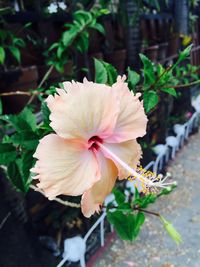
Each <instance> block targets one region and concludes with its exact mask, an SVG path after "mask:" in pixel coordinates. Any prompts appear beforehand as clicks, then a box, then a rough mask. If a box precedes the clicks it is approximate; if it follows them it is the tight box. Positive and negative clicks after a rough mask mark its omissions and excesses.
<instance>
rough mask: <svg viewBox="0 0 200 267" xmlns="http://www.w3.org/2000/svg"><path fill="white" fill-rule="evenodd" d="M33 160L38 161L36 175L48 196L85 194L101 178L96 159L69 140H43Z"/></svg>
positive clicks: (53, 138)
mask: <svg viewBox="0 0 200 267" xmlns="http://www.w3.org/2000/svg"><path fill="white" fill-rule="evenodd" d="M34 157H35V158H37V159H38V161H37V162H36V165H35V168H33V172H34V173H36V174H37V176H36V177H37V179H39V181H40V182H39V184H38V185H37V186H38V187H39V188H40V189H42V190H43V191H44V193H45V195H46V196H47V197H48V198H50V199H53V198H54V197H56V196H57V195H60V194H64V195H71V196H77V195H81V194H83V192H85V191H86V190H87V189H89V188H90V187H91V186H92V185H93V184H94V183H95V182H97V181H98V180H99V179H100V172H99V166H98V162H97V159H96V156H95V155H94V154H93V152H92V151H88V150H87V149H86V148H85V146H84V145H83V144H82V143H78V142H74V141H67V140H65V139H62V138H61V137H59V136H57V135H56V134H49V135H47V136H45V137H44V138H42V139H41V140H40V143H39V145H38V147H37V150H36V152H35V154H34Z"/></svg>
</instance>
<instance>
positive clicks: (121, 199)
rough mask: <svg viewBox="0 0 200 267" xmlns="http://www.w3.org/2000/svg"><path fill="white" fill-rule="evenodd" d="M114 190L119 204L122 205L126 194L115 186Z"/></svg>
mask: <svg viewBox="0 0 200 267" xmlns="http://www.w3.org/2000/svg"><path fill="white" fill-rule="evenodd" d="M112 192H113V194H114V196H115V200H116V202H117V204H118V205H120V204H122V203H124V202H125V195H124V194H123V193H122V192H121V191H119V190H118V189H116V188H114V189H113V191H112Z"/></svg>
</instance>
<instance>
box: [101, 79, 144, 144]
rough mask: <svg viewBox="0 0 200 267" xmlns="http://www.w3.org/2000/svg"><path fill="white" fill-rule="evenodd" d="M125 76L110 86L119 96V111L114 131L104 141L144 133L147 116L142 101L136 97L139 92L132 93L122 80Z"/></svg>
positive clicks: (124, 139) (138, 135) (125, 139)
mask: <svg viewBox="0 0 200 267" xmlns="http://www.w3.org/2000/svg"><path fill="white" fill-rule="evenodd" d="M124 80H125V76H123V77H122V78H120V76H119V77H118V79H117V82H116V83H115V84H114V85H113V86H112V87H113V89H114V90H115V93H117V95H118V97H119V98H120V111H119V116H118V119H117V122H116V126H115V129H114V133H113V135H112V136H110V137H109V138H108V139H107V140H106V142H110V143H115V142H124V141H127V140H131V139H136V138H138V137H142V136H143V135H144V134H145V133H146V125H147V117H146V115H145V113H144V108H143V103H142V102H141V101H140V100H139V99H138V98H139V96H140V94H136V96H134V95H133V93H132V92H130V90H129V89H128V85H127V83H125V82H124Z"/></svg>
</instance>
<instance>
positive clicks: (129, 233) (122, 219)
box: [107, 211, 135, 241]
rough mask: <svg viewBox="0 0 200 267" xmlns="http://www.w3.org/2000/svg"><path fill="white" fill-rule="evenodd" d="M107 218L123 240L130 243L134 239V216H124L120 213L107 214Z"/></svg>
mask: <svg viewBox="0 0 200 267" xmlns="http://www.w3.org/2000/svg"><path fill="white" fill-rule="evenodd" d="M107 218H108V220H109V222H110V223H111V224H113V226H114V228H115V230H116V232H117V234H118V235H119V236H120V238H122V239H123V240H129V241H132V240H134V239H135V216H134V215H132V214H127V215H125V214H124V213H123V212H121V211H114V212H108V213H107Z"/></svg>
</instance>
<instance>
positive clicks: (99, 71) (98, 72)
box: [94, 58, 108, 83]
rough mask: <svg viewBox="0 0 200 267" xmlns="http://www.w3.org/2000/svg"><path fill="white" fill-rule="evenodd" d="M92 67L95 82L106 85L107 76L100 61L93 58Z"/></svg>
mask: <svg viewBox="0 0 200 267" xmlns="http://www.w3.org/2000/svg"><path fill="white" fill-rule="evenodd" d="M94 66H95V82H96V83H107V80H108V76H107V70H106V68H105V66H104V64H103V63H102V62H101V61H100V60H98V59H96V58H94Z"/></svg>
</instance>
